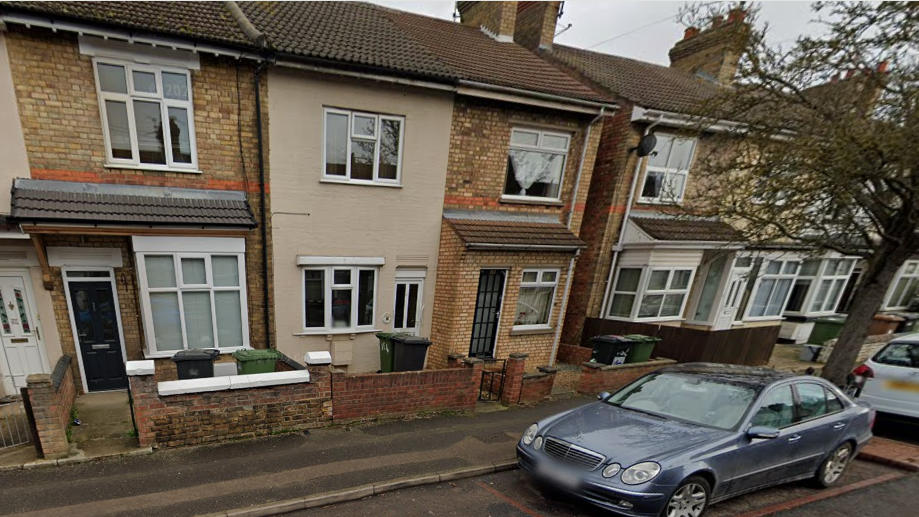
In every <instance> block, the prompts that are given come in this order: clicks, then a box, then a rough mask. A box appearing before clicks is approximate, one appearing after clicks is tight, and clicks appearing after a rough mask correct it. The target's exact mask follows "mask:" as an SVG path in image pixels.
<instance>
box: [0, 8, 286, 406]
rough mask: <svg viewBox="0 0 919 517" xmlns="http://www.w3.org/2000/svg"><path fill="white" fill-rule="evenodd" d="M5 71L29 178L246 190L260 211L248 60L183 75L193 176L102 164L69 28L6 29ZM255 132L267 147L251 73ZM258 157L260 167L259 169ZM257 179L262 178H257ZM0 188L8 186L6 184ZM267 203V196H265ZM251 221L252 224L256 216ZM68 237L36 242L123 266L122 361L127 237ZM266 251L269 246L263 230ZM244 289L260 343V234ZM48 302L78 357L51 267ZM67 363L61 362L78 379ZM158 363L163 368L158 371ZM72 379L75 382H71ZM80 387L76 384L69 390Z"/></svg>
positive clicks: (89, 76) (130, 293)
mask: <svg viewBox="0 0 919 517" xmlns="http://www.w3.org/2000/svg"><path fill="white" fill-rule="evenodd" d="M6 42H7V47H8V49H9V57H10V67H11V75H12V78H13V83H14V88H15V92H16V97H17V103H18V107H19V114H20V119H21V123H22V130H23V136H24V139H25V144H26V150H27V153H28V157H29V164H30V168H31V177H32V178H33V179H41V180H59V181H73V182H86V183H115V184H125V185H148V186H168V187H181V188H195V189H210V190H237V191H243V192H246V194H247V197H248V201H249V205H250V206H251V208H252V210H253V212H254V213H255V214H256V217H257V218H259V216H260V208H261V207H260V196H259V169H258V142H257V138H256V127H255V89H254V86H253V72H254V65H253V63H252V62H249V61H239V62H237V61H236V60H235V59H230V58H225V57H215V56H213V55H211V54H206V53H200V54H199V59H200V65H201V67H200V70H192V71H191V83H192V97H193V100H194V121H195V141H196V146H197V160H198V168H199V169H200V171H201V172H200V173H188V172H163V171H153V170H135V169H125V168H116V167H108V166H106V165H105V161H106V158H105V155H106V152H105V143H104V136H103V127H102V121H101V118H100V111H99V103H98V97H97V94H96V84H95V79H94V71H93V64H92V59H91V57H90V56H86V55H82V54H80V51H79V46H78V39H77V36H76V35H75V34H72V33H65V32H57V33H54V32H52V31H50V30H45V29H40V28H34V27H33V28H31V29H27V28H23V27H19V26H13V27H10V28H9V31H8V32H7V33H6ZM261 96H262V116H263V119H262V122H263V129H264V130H263V137H264V138H265V146H266V147H267V145H268V142H267V136H268V131H267V128H268V110H267V102H268V101H267V98H268V87H267V75H263V76H262V79H261ZM267 157H268V154H267V153H265V160H266V163H265V169H266V171H267V170H268V164H267ZM266 183H267V179H266ZM3 188H9V185H7V186H4V187H3ZM266 205H268V206H266V208H269V207H270V194H269V195H268V196H267V197H266ZM269 213H270V211H269ZM260 224H261V221H260ZM73 233H74V235H69V236H65V235H60V236H51V235H49V236H47V237H46V238H45V246H78V247H83V246H89V247H117V248H120V249H121V250H122V257H123V262H124V267H123V268H118V269H116V271H115V275H116V280H117V282H116V283H117V285H118V295H119V301H120V303H121V316H122V324H123V327H124V339H125V348H126V350H127V357H126V358H125V359H126V360H133V359H140V358H141V354H142V353H143V349H144V339H143V330H142V328H141V322H140V317H139V312H140V311H139V310H138V307H139V297H138V292H137V279H136V276H135V275H136V271H135V270H136V268H135V266H134V259H133V256H132V255H133V253H132V252H131V249H130V237H96V236H90V235H81V233H86V234H89V233H91V229H86V230H81V229H79V228H75V229H74V230H73ZM268 238H269V243H268V246H269V247H268V249H269V250H270V233H269V236H268ZM245 240H246V287H247V305H248V311H249V335H250V344H251V345H252V346H253V347H256V348H261V347H264V346H265V343H266V337H267V335H268V333H269V332H273V329H270V328H266V325H265V321H264V316H263V315H264V305H265V303H266V301H265V300H264V296H263V289H264V284H263V282H266V281H267V282H268V285H269V289H270V286H271V276H270V272H271V271H272V268H271V265H270V261H271V254H270V253H269V257H268V260H269V267H268V270H269V276H268V278H266V277H265V275H264V273H263V264H262V247H263V245H264V244H263V243H262V239H261V231H260V230H259V229H254V230H251V231H249V232H247V234H246V235H245ZM53 269H54V270H53V276H54V278H53V281H54V288H55V289H54V293H52V299H53V304H54V312H55V317H56V319H57V324H58V330H59V331H60V334H61V341H62V347H63V350H64V353H65V354H71V355H74V357H77V356H78V353H77V351H76V347H75V345H74V340H73V335H72V331H71V328H70V320H69V317H68V311H67V303H66V298H65V292H64V289H63V280H62V278H61V272H60V269H59V268H53ZM76 363H77V361H74V362H73V364H72V366H71V368H72V370H73V373H74V375H75V378H77V379H79V370H78V369H77V366H76ZM166 368H168V366H167V367H166ZM78 384H81V383H78ZM78 389H82V386H78Z"/></svg>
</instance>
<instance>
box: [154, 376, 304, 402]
mask: <svg viewBox="0 0 919 517" xmlns="http://www.w3.org/2000/svg"><path fill="white" fill-rule="evenodd" d="M309 381H310V372H309V371H308V370H296V371H291V372H271V373H257V374H253V375H234V376H227V377H210V378H205V379H185V380H181V381H163V382H160V383H159V384H158V385H157V391H158V392H159V395H160V396H161V397H167V396H169V395H183V394H187V393H203V392H207V391H224V390H241V389H247V388H264V387H268V386H280V385H284V384H300V383H307V382H309Z"/></svg>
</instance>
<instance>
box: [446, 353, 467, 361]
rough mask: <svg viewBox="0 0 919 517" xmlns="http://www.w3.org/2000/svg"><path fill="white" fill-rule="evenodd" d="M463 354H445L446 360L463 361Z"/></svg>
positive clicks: (464, 356)
mask: <svg viewBox="0 0 919 517" xmlns="http://www.w3.org/2000/svg"><path fill="white" fill-rule="evenodd" d="M465 358H466V355H465V354H447V359H449V360H451V361H459V360H460V359H465Z"/></svg>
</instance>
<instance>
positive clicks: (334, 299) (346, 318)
mask: <svg viewBox="0 0 919 517" xmlns="http://www.w3.org/2000/svg"><path fill="white" fill-rule="evenodd" d="M377 271H378V268H375V267H350V266H322V267H305V268H303V329H304V332H315V333H322V332H327V331H328V332H343V331H344V332H346V331H368V330H373V326H374V321H375V319H374V310H375V307H376V286H377V284H376V281H377Z"/></svg>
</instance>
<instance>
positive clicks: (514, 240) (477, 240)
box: [446, 219, 585, 251]
mask: <svg viewBox="0 0 919 517" xmlns="http://www.w3.org/2000/svg"><path fill="white" fill-rule="evenodd" d="M446 221H447V223H449V224H450V226H451V227H452V228H453V231H455V232H456V234H457V235H458V236H459V238H460V239H461V240H462V241H463V242H464V243H466V244H467V245H476V244H486V245H492V244H493V245H503V246H507V247H510V248H536V249H538V248H545V247H555V248H559V249H563V250H571V251H573V250H576V249H580V248H584V247H585V245H584V242H583V241H581V239H579V238H578V237H577V236H576V235H574V234H573V233H571V230H569V229H568V228H567V227H566V226H565V225H563V224H561V223H537V222H525V221H491V220H480V219H446Z"/></svg>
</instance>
